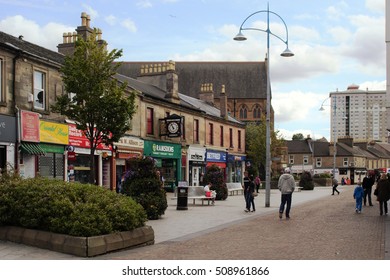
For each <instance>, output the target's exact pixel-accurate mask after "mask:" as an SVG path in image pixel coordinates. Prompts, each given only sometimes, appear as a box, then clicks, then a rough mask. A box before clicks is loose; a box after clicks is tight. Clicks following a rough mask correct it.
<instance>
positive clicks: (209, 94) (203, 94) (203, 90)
mask: <svg viewBox="0 0 390 280" xmlns="http://www.w3.org/2000/svg"><path fill="white" fill-rule="evenodd" d="M213 87H214V86H213V84H212V83H207V84H201V85H200V93H199V99H200V100H203V101H206V102H207V103H209V104H212V105H214V89H213Z"/></svg>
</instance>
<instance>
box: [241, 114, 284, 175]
mask: <svg viewBox="0 0 390 280" xmlns="http://www.w3.org/2000/svg"><path fill="white" fill-rule="evenodd" d="M266 131H267V127H266V121H265V117H262V119H261V121H260V122H259V123H254V122H253V123H248V124H247V125H246V135H245V139H246V152H247V155H248V158H250V160H251V161H252V165H253V166H255V167H256V168H258V169H260V168H261V167H263V168H264V167H265V163H266V134H267V133H266ZM270 142H271V158H272V157H276V156H278V151H279V148H280V147H282V146H284V139H283V138H281V136H279V131H271V141H270Z"/></svg>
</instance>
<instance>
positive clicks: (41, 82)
mask: <svg viewBox="0 0 390 280" xmlns="http://www.w3.org/2000/svg"><path fill="white" fill-rule="evenodd" d="M46 94H47V93H46V74H45V73H43V72H41V71H34V108H35V109H39V110H44V109H45V104H46Z"/></svg>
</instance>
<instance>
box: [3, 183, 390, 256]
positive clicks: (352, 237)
mask: <svg viewBox="0 0 390 280" xmlns="http://www.w3.org/2000/svg"><path fill="white" fill-rule="evenodd" d="M340 189H341V193H340V195H334V196H331V195H330V193H331V189H330V188H323V189H317V188H316V190H315V191H307V192H305V191H302V192H299V193H294V194H293V206H292V211H291V219H290V220H285V219H282V220H279V217H278V214H277V206H278V204H279V199H280V194H279V192H278V191H273V192H271V205H272V207H270V208H265V207H264V206H263V205H264V204H263V202H264V195H263V194H261V195H260V196H259V197H257V198H256V200H257V202H256V204H257V211H256V213H244V212H243V205H244V204H243V198H242V197H241V196H240V197H231V198H228V200H227V201H224V202H216V206H215V207H214V206H190V207H189V210H188V211H177V210H176V209H175V206H174V205H171V204H172V203H173V202H172V201H173V200H170V206H169V209H167V212H166V215H164V216H165V217H163V219H161V220H158V221H151V222H153V223H151V224H152V226H153V227H154V226H155V234H156V242H157V244H155V245H152V246H146V247H140V248H135V249H129V250H124V251H119V252H114V253H110V254H106V255H102V256H98V257H94V258H90V259H91V260H95V259H96V260H110V259H111V260H116V259H122V260H126V259H130V260H131V259H134V260H143V259H145V260H154V259H157V260H174V259H181V260H195V259H200V260H222V259H229V260H235V259H237V260H244V259H259V260H338V259H342V260H383V259H390V257H389V250H390V216H379V206H378V203H377V202H375V204H374V206H373V207H369V206H367V207H363V211H362V213H361V214H356V213H355V211H354V205H355V201H354V200H353V198H352V192H353V186H346V187H341V188H340ZM208 217H209V219H210V220H209V221H212V222H211V223H210V224H207V223H204V221H205V220H207V218H208ZM202 225H205V226H204V227H202ZM212 225H216V226H212ZM164 232H165V233H164ZM386 241H387V242H386ZM385 242H386V243H385ZM0 259H26V260H29V259H41V260H44V259H46V260H47V259H53V260H54V259H56V260H61V259H62V260H67V259H84V258H79V257H75V256H71V255H67V254H61V253H57V252H52V251H48V250H44V249H39V248H34V247H30V246H25V245H22V244H16V243H12V242H4V241H0Z"/></svg>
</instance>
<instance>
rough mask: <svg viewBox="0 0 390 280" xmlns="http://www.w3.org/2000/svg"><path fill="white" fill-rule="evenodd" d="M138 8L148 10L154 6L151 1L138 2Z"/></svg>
mask: <svg viewBox="0 0 390 280" xmlns="http://www.w3.org/2000/svg"><path fill="white" fill-rule="evenodd" d="M137 7H139V8H143V9H146V8H151V7H153V4H152V2H150V1H149V0H141V1H138V2H137Z"/></svg>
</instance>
